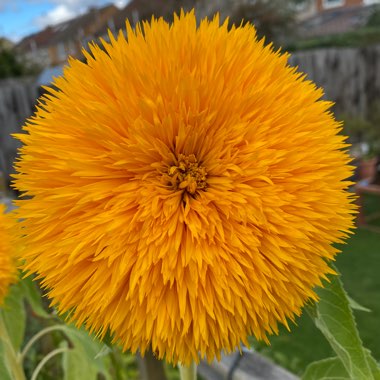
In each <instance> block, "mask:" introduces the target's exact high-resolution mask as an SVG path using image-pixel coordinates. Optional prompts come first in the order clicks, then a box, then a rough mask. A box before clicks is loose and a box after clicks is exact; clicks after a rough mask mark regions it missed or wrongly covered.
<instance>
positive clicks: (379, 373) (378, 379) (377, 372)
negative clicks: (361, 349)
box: [365, 349, 380, 380]
mask: <svg viewBox="0 0 380 380" xmlns="http://www.w3.org/2000/svg"><path fill="white" fill-rule="evenodd" d="M365 351H366V355H367V360H368V364H369V367H370V368H371V371H372V375H373V377H374V379H375V380H380V366H379V363H378V362H376V360H375V359H374V358H373V356H372V355H371V351H370V350H367V349H366V350H365Z"/></svg>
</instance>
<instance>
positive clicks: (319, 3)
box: [297, 0, 380, 38]
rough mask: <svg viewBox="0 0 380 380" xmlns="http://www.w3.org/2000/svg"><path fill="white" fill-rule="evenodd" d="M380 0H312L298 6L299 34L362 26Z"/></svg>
mask: <svg viewBox="0 0 380 380" xmlns="http://www.w3.org/2000/svg"><path fill="white" fill-rule="evenodd" d="M375 4H380V0H314V1H305V2H304V3H303V4H301V5H300V6H299V9H298V15H297V19H298V22H299V33H298V34H299V35H300V36H302V37H306V38H308V37H309V38H310V37H322V36H327V35H332V34H340V33H345V32H349V31H351V30H355V29H357V28H360V27H362V26H364V25H365V24H366V22H367V20H368V19H369V17H370V15H371V14H372V12H373V10H374V6H375Z"/></svg>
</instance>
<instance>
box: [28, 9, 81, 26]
mask: <svg viewBox="0 0 380 380" xmlns="http://www.w3.org/2000/svg"><path fill="white" fill-rule="evenodd" d="M77 14H78V13H77V12H75V10H74V9H72V8H69V7H68V6H67V5H65V4H60V5H58V6H56V7H55V8H53V9H52V10H51V11H49V12H47V13H46V14H44V15H42V16H39V17H37V18H36V19H35V23H36V25H38V27H40V28H44V27H45V26H47V25H55V24H58V23H60V22H63V21H66V20H69V19H71V18H73V17H75V16H76V15H77Z"/></svg>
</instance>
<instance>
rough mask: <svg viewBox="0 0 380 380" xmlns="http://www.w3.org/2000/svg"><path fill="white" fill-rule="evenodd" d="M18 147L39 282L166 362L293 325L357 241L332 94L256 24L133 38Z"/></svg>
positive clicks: (81, 70) (74, 312)
mask: <svg viewBox="0 0 380 380" xmlns="http://www.w3.org/2000/svg"><path fill="white" fill-rule="evenodd" d="M126 32H127V36H128V37H127V38H126V37H125V36H124V35H123V33H121V32H120V33H119V35H118V36H117V37H113V36H112V35H110V42H105V41H102V44H103V46H102V47H100V46H97V45H96V44H92V45H91V46H90V52H84V54H85V56H86V59H87V62H86V63H83V62H80V61H79V60H75V59H70V61H69V66H68V67H67V68H66V69H65V70H64V74H63V76H61V77H59V78H57V79H55V81H54V85H55V88H56V89H49V94H47V95H45V96H44V97H43V99H42V101H41V103H40V105H39V107H38V110H37V112H36V114H35V115H34V116H33V117H32V118H30V119H29V121H27V123H26V125H25V127H24V129H25V132H26V133H25V134H20V135H18V138H19V139H20V140H21V141H22V143H23V147H22V148H21V150H20V156H19V160H18V162H17V164H16V166H17V170H18V174H17V175H16V177H15V185H16V188H17V189H18V190H20V191H21V192H23V193H24V194H25V195H26V196H27V198H26V199H23V200H20V201H19V202H17V204H18V206H19V211H18V216H19V218H22V226H23V237H22V239H23V240H24V243H25V246H26V247H27V249H26V250H25V252H24V254H23V257H24V259H25V266H24V269H25V270H27V271H28V272H29V273H36V274H37V275H38V278H40V279H41V280H42V284H43V286H44V287H45V288H46V289H48V295H49V297H50V298H51V299H52V303H53V304H54V305H56V307H57V308H58V310H59V312H61V313H66V312H69V315H70V318H71V319H72V320H75V321H76V323H77V324H78V325H82V324H84V325H85V326H86V327H87V328H88V329H89V330H90V331H93V332H96V333H97V334H98V335H99V336H100V337H102V336H104V334H105V333H106V332H107V331H109V332H110V333H111V334H113V339H114V342H119V343H120V344H121V345H122V346H123V348H124V349H126V350H127V349H128V350H131V351H132V352H135V351H136V350H137V349H139V350H140V351H141V352H142V353H144V351H145V350H146V349H148V348H151V349H152V350H153V351H154V352H155V353H156V354H157V356H158V357H159V358H163V357H165V358H166V360H167V361H168V362H172V363H176V362H177V361H180V362H182V363H184V364H188V363H190V362H191V360H195V361H198V360H199V356H200V357H206V358H208V359H209V360H211V359H213V358H214V357H215V356H216V357H220V352H221V350H224V351H226V352H230V351H232V350H234V349H235V348H236V347H238V346H239V345H240V344H241V343H242V342H243V343H244V344H248V342H247V336H248V335H250V334H253V335H254V336H255V337H256V338H257V339H261V340H264V341H267V340H268V338H267V336H268V335H270V334H272V333H277V331H278V325H279V324H284V325H286V326H287V325H288V321H293V320H294V318H295V316H298V315H300V313H301V308H302V306H303V305H304V304H305V302H307V301H308V300H315V299H316V298H317V297H316V295H315V293H314V291H313V288H314V287H315V286H320V285H321V280H322V279H324V278H326V274H328V273H331V272H332V270H331V269H330V268H329V266H328V263H327V262H328V261H329V260H332V259H334V256H335V255H336V253H337V252H338V250H337V249H336V248H335V247H333V243H337V242H342V241H343V240H344V239H345V238H346V237H347V234H348V233H349V231H350V229H351V228H352V225H353V216H352V214H353V212H354V206H353V205H352V199H351V197H350V195H349V193H348V192H347V188H348V186H349V185H350V182H348V181H347V180H346V179H347V178H348V177H350V176H351V174H352V168H351V167H350V166H349V165H348V163H349V161H350V158H349V156H348V154H347V152H346V149H347V145H346V144H345V137H343V136H341V135H340V134H339V131H340V130H341V124H340V123H339V122H337V121H335V120H334V117H333V115H332V114H331V112H330V111H329V109H330V107H331V103H329V102H326V101H323V100H320V99H321V97H322V90H321V89H318V88H317V87H316V86H315V85H314V84H313V83H311V82H310V81H307V80H305V78H304V76H303V75H302V74H299V73H297V72H296V69H295V68H291V67H289V66H288V64H287V59H288V56H287V55H286V54H280V52H278V51H274V50H273V48H272V47H271V46H268V45H265V44H264V41H263V40H258V39H257V37H256V35H255V29H254V27H253V26H251V25H245V26H241V27H232V28H231V29H229V28H228V25H227V22H225V23H224V24H222V25H221V24H220V22H219V19H218V18H217V17H216V18H214V19H213V20H212V21H208V20H203V21H202V22H201V23H200V24H199V26H197V22H196V18H195V16H194V13H193V12H190V13H188V14H183V13H182V14H181V15H180V16H179V17H175V19H174V22H173V24H171V25H169V24H168V23H166V22H165V21H164V20H162V19H159V20H155V19H152V21H151V22H150V23H143V24H140V25H137V27H136V29H135V30H132V28H131V27H130V26H129V24H127V30H126Z"/></svg>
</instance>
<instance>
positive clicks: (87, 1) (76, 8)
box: [0, 0, 127, 42]
mask: <svg viewBox="0 0 380 380" xmlns="http://www.w3.org/2000/svg"><path fill="white" fill-rule="evenodd" d="M111 2H113V3H114V4H115V5H117V6H119V7H121V6H124V5H125V4H126V3H127V1H126V0H109V1H107V0H84V1H83V0H82V1H77V0H64V1H58V0H0V37H6V38H8V39H10V40H12V41H14V42H17V41H19V40H20V39H21V38H23V37H25V36H26V35H28V34H31V33H34V32H36V31H38V30H41V29H43V28H44V27H46V26H47V25H53V24H56V23H58V22H61V21H65V20H67V19H70V18H72V17H75V16H76V15H78V14H81V13H83V12H85V11H86V10H87V9H88V7H90V6H101V5H104V4H107V3H111Z"/></svg>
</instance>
